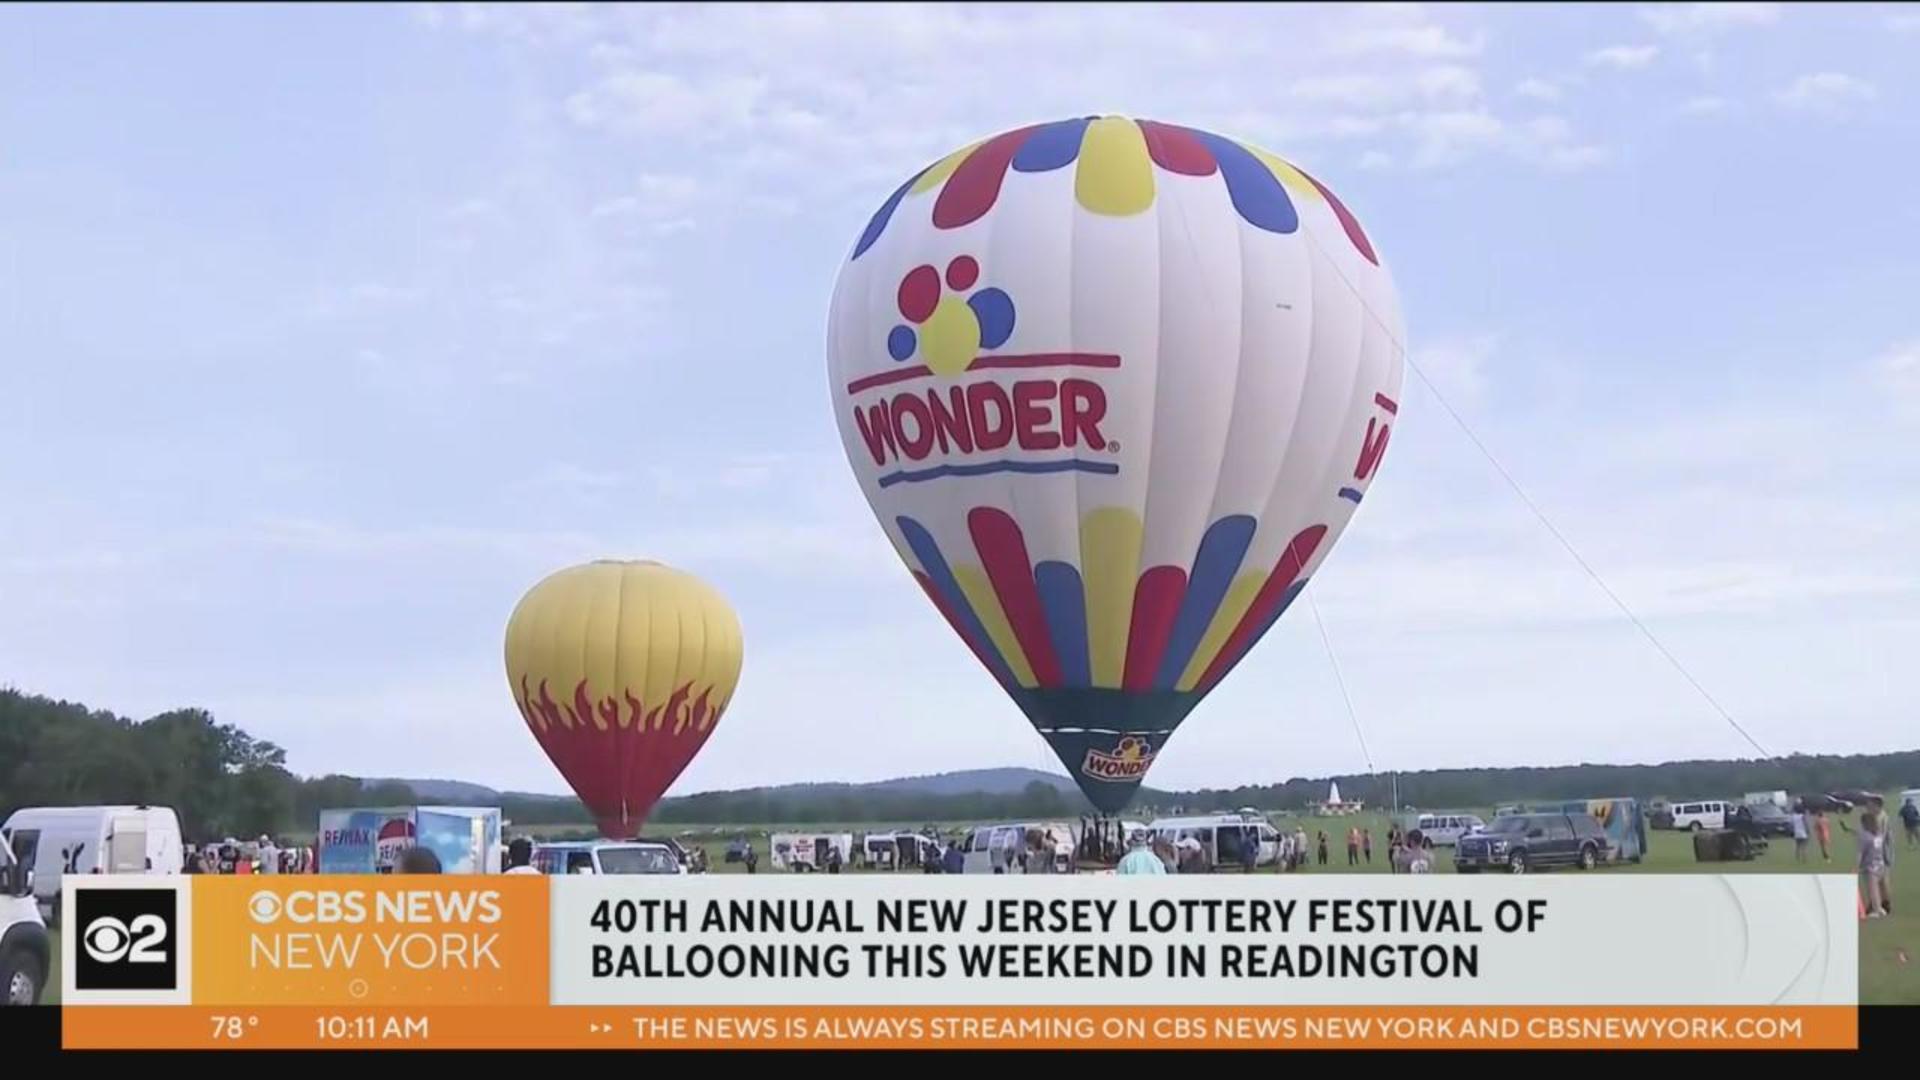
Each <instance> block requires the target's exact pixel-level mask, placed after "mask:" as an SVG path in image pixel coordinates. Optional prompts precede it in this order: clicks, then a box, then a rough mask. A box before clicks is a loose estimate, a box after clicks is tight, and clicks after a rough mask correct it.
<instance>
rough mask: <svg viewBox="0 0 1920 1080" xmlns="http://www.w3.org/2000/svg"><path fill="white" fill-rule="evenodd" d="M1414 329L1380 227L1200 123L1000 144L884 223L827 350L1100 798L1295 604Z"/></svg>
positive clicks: (1021, 692)
mask: <svg viewBox="0 0 1920 1080" xmlns="http://www.w3.org/2000/svg"><path fill="white" fill-rule="evenodd" d="M1404 336H1405V335H1404V333H1403V331H1402V328H1401V325H1400V315H1399V304H1398V299H1397V297H1396V296H1395V294H1394V290H1393V284H1392V280H1391V277H1390V275H1389V274H1388V272H1387V270H1386V267H1385V266H1384V265H1383V263H1382V260H1381V258H1380V256H1379V253H1378V251H1377V249H1376V247H1375V245H1374V243H1373V241H1372V239H1371V238H1370V237H1369V236H1368V235H1367V233H1366V232H1365V230H1363V229H1362V228H1361V225H1360V222H1359V221H1358V219H1357V218H1356V217H1355V216H1354V214H1353V213H1352V212H1351V211H1350V210H1349V209H1348V208H1347V207H1346V205H1345V204H1344V203H1343V202H1342V201H1341V200H1340V199H1339V198H1338V197H1336V196H1335V195H1334V194H1333V192H1332V191H1331V190H1329V189H1328V188H1327V187H1326V186H1325V185H1323V184H1321V183H1320V182H1319V181H1318V180H1316V179H1314V178H1313V177H1311V176H1309V175H1307V174H1306V173H1305V172H1303V171H1302V170H1300V169H1299V168H1298V167H1297V166H1295V165H1293V164H1291V163H1290V162H1288V161H1286V160H1284V159H1283V158H1280V157H1278V156H1277V155H1274V154H1272V153H1269V152H1267V151H1265V150H1263V149H1260V148H1258V147H1255V146H1252V145H1250V144H1247V143H1245V142H1242V141H1239V140H1236V139H1230V138H1226V137H1224V136H1220V135H1215V134H1213V133H1211V132H1206V131H1201V130H1198V129H1195V128H1189V127H1183V126H1179V125H1176V124H1168V123H1161V122H1155V121H1151V120H1134V119H1130V118H1126V117H1081V118H1075V119H1070V120H1063V121H1059V122H1056V123H1047V124H1036V125H1032V126H1028V127H1023V128H1020V129H1018V130H1015V131H1010V132H1006V133H1004V134H1001V135H996V136H994V137H992V138H988V139H984V140H982V141H980V142H977V143H975V144H973V145H971V146H967V147H965V148H963V149H961V150H959V151H957V152H955V153H953V154H950V155H948V156H947V157H945V158H942V159H941V160H939V161H937V162H935V163H933V164H932V165H929V166H927V167H926V168H924V169H922V170H920V171H919V172H918V173H916V174H914V175H913V176H912V177H910V178H909V179H908V180H907V181H906V182H905V183H904V184H902V185H900V187H899V188H898V189H897V190H895V191H894V192H893V193H892V195H891V196H889V197H888V198H887V199H886V201H885V202H884V203H883V204H882V205H881V207H880V208H879V210H878V211H877V212H876V213H874V214H873V216H872V218H871V219H870V220H869V221H868V223H867V225H866V227H865V229H864V230H863V231H862V232H861V234H860V236H859V238H858V240H857V241H856V243H855V244H854V247H853V250H852V253H851V255H850V256H849V258H848V260H847V263H846V264H845V265H844V266H843V267H842V268H841V272H840V277H839V280H838V282H837V283H836V286H835V289H834V296H833V301H832V310H831V313H830V315H829V319H828V331H827V353H828V367H829V372H830V375H831V377H832V390H833V395H834V407H835V411H836V413H837V419H838V422H839V426H840V432H841V439H842V443H843V445H844V447H845V449H846V452H847V455H848V461H849V464H850V465H851V466H852V468H853V471H854V473H855V475H856V477H857V478H858V479H859V481H860V485H861V488H862V491H863V493H864V494H865V495H866V497H867V500H868V502H869V503H870V504H871V506H872V507H873V510H874V512H875V515H876V516H877V517H878V519H879V520H880V523H881V525H882V527H883V528H884V529H885V531H886V533H887V535H888V538H889V539H890V540H891V541H892V542H893V544H894V547H895V549H896V550H897V551H898V552H899V554H900V556H901V558H902V560H903V561H904V562H906V564H907V566H908V568H909V569H910V570H911V571H912V573H913V576H914V578H915V580H916V581H917V582H918V583H919V585H920V587H921V589H922V590H923V591H924V592H925V593H926V594H927V596H928V597H929V598H930V599H931V600H932V601H933V603H934V605H935V607H937V608H938V609H939V611H940V613H941V614H942V616H943V617H945V619H946V620H947V622H948V623H949V624H950V625H951V626H952V627H953V629H954V631H955V632H956V633H957V634H958V635H959V637H960V638H961V639H962V641H964V642H965V643H966V645H967V647H968V648H969V649H971V650H972V652H973V653H974V655H975V656H976V657H978V659H979V661H980V663H981V664H982V665H983V666H985V667H986V669H987V670H988V671H989V672H991V673H992V675H993V677H994V678H995V679H996V680H998V682H999V683H1000V685H1001V686H1002V687H1003V688H1004V689H1005V691H1006V692H1007V694H1008V695H1009V696H1010V697H1011V698H1012V699H1013V700H1014V701H1015V702H1016V703H1017V704H1018V705H1019V706H1020V708H1021V710H1022V711H1023V712H1025V713H1026V715H1027V717H1028V719H1029V720H1030V721H1031V722H1032V724H1033V725H1034V727H1035V728H1036V729H1037V730H1038V731H1039V732H1040V733H1041V734H1042V736H1043V737H1045V738H1046V739H1047V741H1048V743H1049V744H1050V745H1051V746H1052V747H1053V749H1054V751H1055V753H1057V754H1058V755H1059V757H1060V760H1061V762H1062V763H1063V764H1064V765H1065V766H1066V767H1067V769H1068V771H1069V773H1070V774H1071V775H1072V776H1073V777H1074V779H1075V780H1076V781H1077V782H1078V783H1079V784H1080V787H1081V790H1082V791H1084V792H1085V793H1086V794H1087V796H1088V797H1089V799H1090V800H1091V801H1092V802H1093V803H1094V804H1095V805H1096V806H1098V807H1099V808H1100V809H1102V810H1104V811H1108V812H1115V811H1117V810H1119V809H1120V808H1121V807H1123V806H1124V805H1125V804H1126V802H1127V801H1128V799H1129V798H1130V797H1131V795H1132V793H1133V791H1134V790H1135V789H1136V788H1137V786H1138V784H1139V783H1140V781H1141V779H1142V778H1143V777H1144V776H1145V775H1146V771H1147V769H1148V768H1149V767H1150V766H1151V764H1152V762H1153V761H1154V759H1155V757H1156V756H1157V755H1158V753H1159V752H1160V751H1161V750H1162V749H1163V747H1164V746H1165V744H1166V741H1167V739H1168V737H1169V736H1170V735H1171V734H1172V733H1173V731H1174V729H1175V728H1176V727H1178V726H1179V725H1180V724H1181V723H1182V722H1183V721H1184V720H1185V718H1186V717H1187V715H1188V714H1189V713H1190V712H1191V711H1192V710H1193V709H1194V707H1195V706H1196V705H1197V704H1198V703H1199V702H1200V700H1201V699H1202V698H1203V697H1205V696H1206V695H1207V694H1208V693H1209V692H1210V691H1211V690H1213V689H1214V688H1215V687H1217V686H1218V685H1219V684H1220V682H1221V681H1222V680H1223V679H1224V678H1225V677H1226V676H1227V675H1228V673H1230V672H1231V671H1232V670H1234V668H1235V667H1236V666H1238V665H1240V664H1241V663H1242V662H1244V661H1245V659H1246V658H1247V656H1248V655H1249V653H1250V651H1251V650H1252V649H1253V647H1254V645H1255V644H1256V643H1257V642H1258V641H1259V640H1260V638H1261V636H1262V635H1264V634H1265V633H1266V632H1267V630H1268V629H1269V628H1270V627H1271V626H1273V624H1274V623H1275V622H1276V621H1277V620H1278V619H1279V618H1281V616H1282V615H1283V614H1284V613H1285V611H1286V610H1287V608H1288V606H1289V605H1290V604H1291V603H1292V602H1293V601H1294V599H1295V598H1296V597H1298V596H1299V594H1300V592H1301V590H1302V589H1304V588H1305V586H1306V584H1307V582H1308V581H1309V580H1310V579H1311V578H1312V576H1313V575H1314V574H1315V573H1316V572H1317V571H1318V569H1319V567H1320V566H1321V565H1322V564H1323V563H1324V561H1325V560H1326V558H1327V555H1328V552H1329V551H1330V550H1332V548H1333V546H1334V545H1335V543H1336V542H1337V540H1338V539H1339V537H1340V535H1341V534H1342V532H1343V531H1344V530H1345V528H1346V526H1347V524H1348V523H1349V521H1350V520H1351V518H1352V516H1353V514H1354V513H1355V511H1356V510H1357V508H1358V507H1359V506H1360V504H1361V503H1362V501H1363V499H1364V498H1365V497H1366V493H1367V491H1368V489H1369V487H1370V486H1371V484H1372V481H1373V479H1374V477H1375V476H1376V475H1377V473H1378V470H1379V467H1380V464H1381V462H1382V460H1383V458H1384V455H1385V452H1386V449H1387V446H1388V443H1389V441H1390V438H1391V434H1392V426H1393V424H1394V423H1395V421H1396V419H1397V415H1398V411H1399V405H1398V396H1399V393H1400V382H1401V374H1402V368H1403V363H1404V355H1405V346H1404V344H1403V341H1404Z"/></svg>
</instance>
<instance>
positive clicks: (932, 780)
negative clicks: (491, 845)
mask: <svg viewBox="0 0 1920 1080" xmlns="http://www.w3.org/2000/svg"><path fill="white" fill-rule="evenodd" d="M1036 780H1037V781H1039V782H1040V783H1043V784H1046V785H1047V786H1048V787H1051V788H1053V789H1054V790H1056V791H1059V792H1062V793H1069V792H1073V791H1075V790H1077V789H1076V788H1075V786H1074V783H1073V781H1072V780H1069V779H1067V778H1066V777H1064V776H1060V775H1058V774H1055V773H1049V772H1042V771H1041V770H1039V769H1025V768H1019V769H966V770H962V771H960V772H948V773H935V774H933V775H930V776H903V777H897V778H895V779H892V780H874V781H869V782H866V783H857V784H849V783H810V784H780V785H777V786H774V787H757V788H741V789H736V790H731V791H725V792H711V793H707V794H716V795H722V794H723V795H736V796H737V795H757V796H767V797H778V798H797V799H806V798H811V797H816V796H823V795H840V794H845V795H859V794H887V795H1016V794H1019V793H1020V792H1022V791H1025V790H1026V789H1027V785H1028V784H1031V783H1033V782H1035V781H1036ZM382 784H405V785H406V786H407V787H409V788H412V789H413V793H414V794H415V795H416V796H418V797H419V798H421V799H425V800H431V801H433V802H441V803H448V804H453V803H473V804H476V805H489V806H491V805H494V804H496V803H499V802H501V801H502V800H508V799H510V800H515V801H525V802H538V801H540V800H553V801H556V802H568V801H571V800H572V799H573V796H571V795H540V794H534V793H531V792H525V791H496V790H494V789H493V788H490V787H487V786H486V785H484V784H470V783H467V782H466V781H464V780H409V779H406V778H404V777H377V778H375V777H370V778H368V779H365V780H362V781H361V786H362V787H365V788H375V787H379V786H380V785H382ZM666 801H667V802H673V801H675V800H673V799H668V800H666Z"/></svg>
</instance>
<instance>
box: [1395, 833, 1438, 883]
mask: <svg viewBox="0 0 1920 1080" xmlns="http://www.w3.org/2000/svg"><path fill="white" fill-rule="evenodd" d="M1424 839H1425V837H1424V836H1422V835H1421V833H1420V830H1419V829H1414V830H1412V831H1410V832H1408V833H1407V835H1406V836H1404V837H1402V838H1401V841H1400V848H1399V850H1398V851H1396V852H1395V853H1394V864H1395V866H1396V870H1395V872H1396V873H1401V874H1429V873H1432V872H1433V859H1432V858H1431V857H1430V856H1428V854H1427V848H1426V845H1425V844H1423V843H1422V842H1421V841H1423V840H1424Z"/></svg>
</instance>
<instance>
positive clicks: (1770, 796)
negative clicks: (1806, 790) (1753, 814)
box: [1740, 791, 1793, 810]
mask: <svg viewBox="0 0 1920 1080" xmlns="http://www.w3.org/2000/svg"><path fill="white" fill-rule="evenodd" d="M1740 801H1742V802H1744V803H1746V804H1747V805H1748V806H1763V805H1765V804H1767V803H1772V804H1773V805H1775V806H1777V807H1779V808H1780V809H1782V810H1787V809H1791V808H1792V806H1793V803H1792V802H1791V801H1790V800H1789V799H1788V798H1787V793H1786V792H1784V791H1749V792H1747V793H1746V794H1745V795H1742V796H1741V797H1740Z"/></svg>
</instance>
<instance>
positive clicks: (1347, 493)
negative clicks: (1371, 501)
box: [1340, 488, 1360, 503]
mask: <svg viewBox="0 0 1920 1080" xmlns="http://www.w3.org/2000/svg"><path fill="white" fill-rule="evenodd" d="M1340 497H1341V498H1343V499H1345V500H1347V501H1348V502H1352V503H1358V502H1359V501H1360V492H1359V490H1358V489H1355V488H1341V489H1340Z"/></svg>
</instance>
